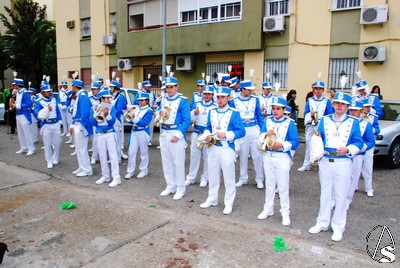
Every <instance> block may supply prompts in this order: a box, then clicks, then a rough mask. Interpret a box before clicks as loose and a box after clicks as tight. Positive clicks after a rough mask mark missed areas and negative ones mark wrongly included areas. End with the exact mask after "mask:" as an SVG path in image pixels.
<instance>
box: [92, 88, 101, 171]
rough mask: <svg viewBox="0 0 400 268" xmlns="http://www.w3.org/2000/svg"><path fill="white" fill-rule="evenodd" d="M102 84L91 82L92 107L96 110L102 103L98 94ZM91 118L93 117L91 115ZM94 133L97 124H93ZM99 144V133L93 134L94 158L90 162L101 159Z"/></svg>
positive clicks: (93, 162)
mask: <svg viewBox="0 0 400 268" xmlns="http://www.w3.org/2000/svg"><path fill="white" fill-rule="evenodd" d="M100 87H101V86H100V84H99V83H97V82H92V83H91V84H90V89H91V91H92V92H91V93H92V94H90V96H89V100H90V103H91V104H92V109H93V110H96V107H97V106H98V105H99V104H100V98H99V96H98V94H99V92H100ZM90 118H91V117H90ZM93 133H96V129H95V126H93ZM97 148H98V146H97V135H92V150H91V151H92V159H91V160H90V164H92V165H94V164H96V162H97V160H98V159H99V152H98V149H97Z"/></svg>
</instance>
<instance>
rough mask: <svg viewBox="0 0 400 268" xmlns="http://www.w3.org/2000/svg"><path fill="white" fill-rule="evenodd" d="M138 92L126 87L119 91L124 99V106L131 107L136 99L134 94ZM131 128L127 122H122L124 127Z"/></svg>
mask: <svg viewBox="0 0 400 268" xmlns="http://www.w3.org/2000/svg"><path fill="white" fill-rule="evenodd" d="M138 92H139V90H138V89H134V88H126V87H122V88H121V89H120V93H121V94H122V95H124V97H125V99H126V105H127V106H128V107H132V106H133V103H134V101H135V98H136V94H138ZM129 126H131V125H130V124H129V123H128V122H125V121H124V127H129Z"/></svg>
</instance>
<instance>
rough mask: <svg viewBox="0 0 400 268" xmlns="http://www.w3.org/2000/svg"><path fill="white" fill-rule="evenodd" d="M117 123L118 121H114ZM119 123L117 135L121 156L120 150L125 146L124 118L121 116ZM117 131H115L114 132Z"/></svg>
mask: <svg viewBox="0 0 400 268" xmlns="http://www.w3.org/2000/svg"><path fill="white" fill-rule="evenodd" d="M116 121H118V120H116ZM121 122H122V123H120V128H119V132H117V134H119V139H120V141H121V154H122V150H123V149H124V145H125V137H124V130H125V129H124V116H123V115H121ZM115 131H117V130H115Z"/></svg>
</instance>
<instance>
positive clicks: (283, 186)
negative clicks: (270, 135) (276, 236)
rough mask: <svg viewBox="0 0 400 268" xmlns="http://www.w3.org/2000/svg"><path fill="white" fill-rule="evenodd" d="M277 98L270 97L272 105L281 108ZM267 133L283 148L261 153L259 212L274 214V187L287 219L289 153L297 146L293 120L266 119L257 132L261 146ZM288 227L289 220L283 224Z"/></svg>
mask: <svg viewBox="0 0 400 268" xmlns="http://www.w3.org/2000/svg"><path fill="white" fill-rule="evenodd" d="M277 99H278V97H274V98H272V105H277V104H278V102H280V103H281V105H279V106H281V107H283V108H284V106H285V104H286V101H285V100H284V99H282V98H279V99H281V100H280V101H278V100H277ZM275 103H276V104H275ZM269 130H274V131H275V133H276V137H277V139H276V142H279V143H282V146H283V147H282V148H280V149H278V150H273V149H272V148H268V147H267V148H266V149H267V150H266V151H265V152H263V153H262V157H263V164H264V175H265V203H264V209H263V212H264V213H266V215H265V216H269V215H273V214H274V199H275V189H276V188H278V191H279V201H280V204H281V209H280V212H281V214H282V216H286V217H289V214H290V202H289V178H290V177H289V172H290V167H291V166H292V164H293V162H292V157H293V155H292V151H295V150H296V149H297V147H298V146H299V136H298V133H297V126H296V124H295V122H294V121H293V120H291V119H290V118H287V117H286V116H282V118H280V119H276V118H275V117H273V116H270V117H267V119H266V120H265V123H264V125H263V127H262V129H261V134H260V140H261V143H262V142H263V141H264V139H265V134H266V133H267V132H268V131H269ZM259 218H260V217H259ZM263 218H266V217H261V218H260V219H263ZM289 224H290V221H289V222H288V223H287V224H285V225H289Z"/></svg>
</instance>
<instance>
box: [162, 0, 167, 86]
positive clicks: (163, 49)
mask: <svg viewBox="0 0 400 268" xmlns="http://www.w3.org/2000/svg"><path fill="white" fill-rule="evenodd" d="M163 12H164V22H163V37H162V38H163V47H162V79H163V80H164V79H165V72H166V71H165V70H166V69H165V68H166V65H167V0H163Z"/></svg>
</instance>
